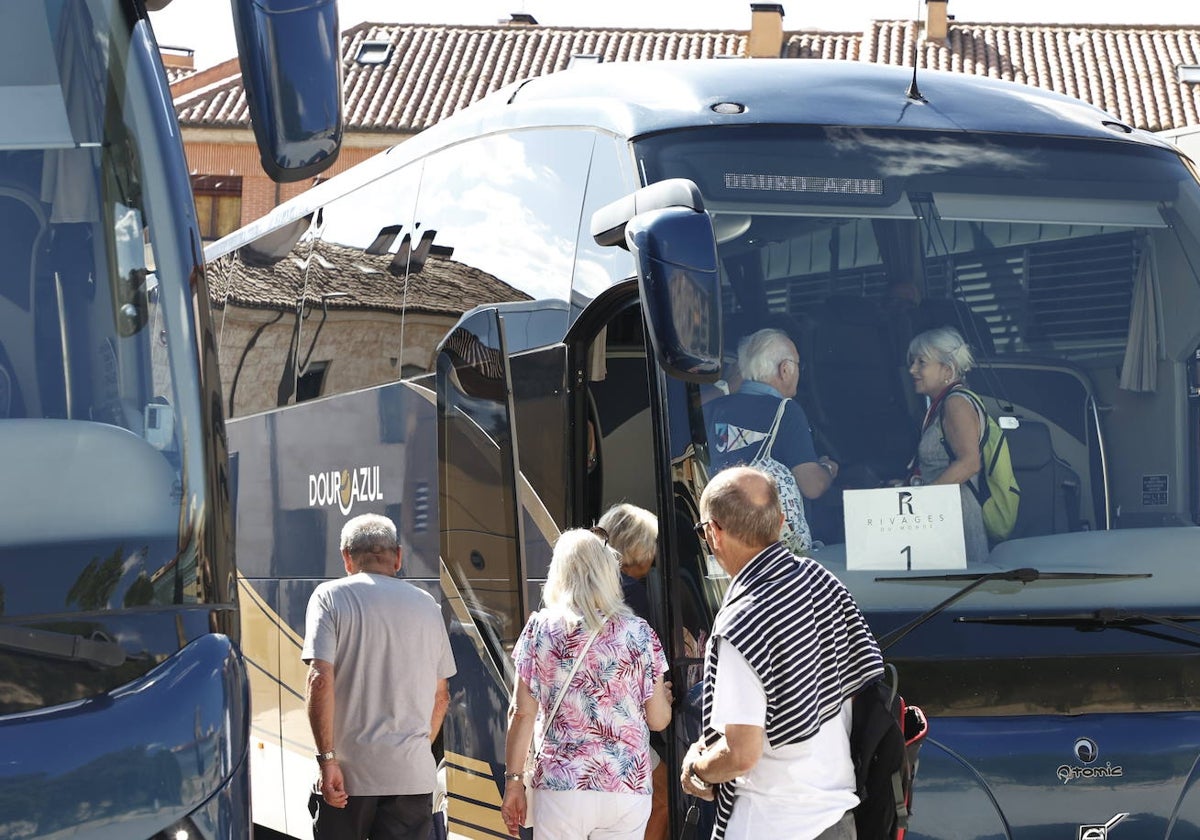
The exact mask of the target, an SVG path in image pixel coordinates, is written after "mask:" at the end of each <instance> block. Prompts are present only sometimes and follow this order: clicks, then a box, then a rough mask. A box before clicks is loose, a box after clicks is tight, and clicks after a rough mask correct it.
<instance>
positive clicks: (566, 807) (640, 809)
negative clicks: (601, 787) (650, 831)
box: [533, 788, 653, 840]
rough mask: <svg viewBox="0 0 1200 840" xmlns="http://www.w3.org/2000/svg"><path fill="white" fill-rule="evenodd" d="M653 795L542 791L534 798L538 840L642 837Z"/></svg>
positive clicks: (599, 839)
mask: <svg viewBox="0 0 1200 840" xmlns="http://www.w3.org/2000/svg"><path fill="white" fill-rule="evenodd" d="M652 799H653V798H652V797H650V796H647V795H645V794H640V793H602V792H600V791H595V790H542V789H541V788H538V791H537V795H536V796H534V798H533V836H534V837H536V838H539V840H642V837H643V836H644V834H645V832H646V822H647V821H648V820H649V819H650V806H651V802H652Z"/></svg>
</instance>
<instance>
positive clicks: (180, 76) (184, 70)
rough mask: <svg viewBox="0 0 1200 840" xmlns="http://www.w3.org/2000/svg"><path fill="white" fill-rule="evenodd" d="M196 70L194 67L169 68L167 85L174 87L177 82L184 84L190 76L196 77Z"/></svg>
mask: <svg viewBox="0 0 1200 840" xmlns="http://www.w3.org/2000/svg"><path fill="white" fill-rule="evenodd" d="M195 73H196V68H194V67H168V68H167V84H170V85H174V84H175V83H176V82H182V81H183V80H184V79H186V78H187V77H188V76H191V75H194V74H195Z"/></svg>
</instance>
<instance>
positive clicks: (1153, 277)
mask: <svg viewBox="0 0 1200 840" xmlns="http://www.w3.org/2000/svg"><path fill="white" fill-rule="evenodd" d="M1141 244H1142V247H1141V256H1140V258H1139V259H1138V267H1137V276H1136V278H1135V279H1134V285H1133V305H1132V307H1131V309H1130V313H1129V338H1128V339H1127V340H1126V343H1125V361H1124V364H1122V366H1121V381H1120V387H1121V388H1123V389H1124V390H1126V391H1145V392H1153V391H1154V390H1156V389H1157V387H1158V376H1157V372H1158V358H1159V355H1160V353H1159V351H1160V344H1161V341H1160V336H1161V334H1162V328H1161V325H1162V312H1161V303H1162V296H1161V295H1160V294H1159V288H1158V270H1157V266H1156V263H1155V259H1154V244H1153V242H1152V241H1151V240H1150V239H1149V237H1146V238H1145V239H1143V241H1142V243H1141Z"/></svg>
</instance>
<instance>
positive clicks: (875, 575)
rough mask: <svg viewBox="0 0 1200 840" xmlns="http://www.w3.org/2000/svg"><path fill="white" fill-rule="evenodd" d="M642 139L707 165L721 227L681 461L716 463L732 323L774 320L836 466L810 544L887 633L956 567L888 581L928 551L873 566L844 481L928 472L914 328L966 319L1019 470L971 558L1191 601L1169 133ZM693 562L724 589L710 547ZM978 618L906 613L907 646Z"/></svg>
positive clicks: (658, 152) (1180, 217) (799, 132)
mask: <svg viewBox="0 0 1200 840" xmlns="http://www.w3.org/2000/svg"><path fill="white" fill-rule="evenodd" d="M636 151H637V155H638V157H639V163H640V165H641V167H642V169H643V170H644V172H645V179H646V182H647V183H654V182H655V181H658V180H661V179H666V178H687V179H690V180H692V181H693V182H695V183H696V184H697V185H698V186H699V188H700V192H701V194H702V195H703V196H704V202H705V209H706V210H707V211H708V212H709V213H710V214H711V216H712V219H713V227H714V232H715V234H716V240H717V251H718V258H719V260H718V263H719V270H720V273H721V290H722V298H721V302H722V321H723V323H722V326H723V347H724V350H723V353H724V360H723V378H722V380H721V381H720V382H718V383H716V384H715V385H709V384H686V385H685V384H684V383H679V385H678V386H677V387H676V389H675V391H676V392H677V393H676V398H675V399H674V400H673V401H672V405H671V409H670V410H671V411H672V413H673V417H674V419H673V420H672V422H671V428H672V433H673V436H674V437H673V440H672V457H673V458H674V459H675V461H676V466H677V470H678V467H679V465H680V464H681V463H683V462H686V461H689V460H690V461H693V462H698V464H699V466H700V469H699V470H693V469H690V468H689V469H684V470H678V471H677V473H676V475H681V474H686V475H695V474H699V475H710V474H711V473H712V472H713V471H715V470H716V469H719V468H721V467H723V466H725V462H726V461H728V460H729V459H728V458H724V459H723V458H722V449H723V447H727V446H728V443H727V441H726V440H724V439H722V438H720V436H719V434H718V432H717V430H716V427H715V425H714V422H713V416H712V415H713V408H712V407H713V404H714V401H715V400H717V399H719V398H720V397H722V395H723V394H725V393H730V392H736V391H738V390H739V389H740V388H741V387H744V386H743V378H742V376H741V373H740V371H739V370H738V358H737V349H738V345H739V341H740V340H741V339H743V338H745V337H746V336H748V335H750V334H752V333H754V332H756V331H758V330H760V329H763V328H765V327H773V328H777V329H780V330H783V331H784V332H785V333H786V334H787V336H788V337H789V338H790V339H791V341H792V342H793V344H794V345H795V348H796V355H797V356H798V357H799V381H798V385H797V387H796V394H795V400H796V401H797V402H798V403H799V404H800V406H801V407H802V408H803V410H804V414H805V419H806V420H807V422H808V424H809V426H810V427H811V434H812V444H813V449H814V454H816V455H825V456H828V457H829V458H831V459H832V460H833V461H835V462H836V464H837V466H838V468H839V473H838V477H837V480H836V482H835V483H834V485H833V486H832V487H831V488H830V490H829V491H828V492H825V493H824V494H822V495H820V496H818V497H816V498H807V499H806V500H805V502H804V506H805V508H806V511H807V517H808V525H809V527H810V528H811V532H812V538H813V541H814V542H813V555H814V556H815V557H817V558H818V559H819V560H820V561H821V562H822V563H823V564H825V565H826V566H828V567H829V568H831V569H832V570H834V571H836V572H837V573H838V574H839V575H841V576H843V577H844V578H845V579H846V580H847V582H848V583H849V584H850V585H851V588H852V590H853V591H854V594H855V597H856V598H857V599H858V600H859V602H860V604H862V605H863V606H864V608H865V609H867V610H868V612H872V614H873V615H874V618H873V626H874V627H875V628H876V632H877V633H879V634H880V635H884V634H886V633H888V632H890V631H892V630H894V629H896V628H897V627H900V626H901V625H902V624H903V623H904V622H905V621H908V620H912V619H913V618H915V617H916V616H918V615H919V614H920V613H921V612H922V611H924V610H927V609H929V608H931V607H933V606H934V605H936V604H937V603H938V602H939V601H941V600H942V599H943V598H945V597H946V596H947V594H948V587H951V586H952V585H953V584H952V582H950V581H945V582H943V583H940V584H937V585H932V586H930V585H926V586H916V585H913V584H912V582H911V581H910V582H909V584H908V585H904V584H903V583H902V582H901V583H897V582H894V581H895V580H896V578H897V577H898V578H900V579H901V580H903V579H905V578H906V576H907V577H908V578H911V577H914V576H919V575H920V574H922V573H925V574H927V573H929V571H930V569H929V568H925V569H924V570H922V569H918V568H917V565H916V564H915V563H914V562H912V557H911V554H910V555H909V557H908V561H909V562H908V566H907V567H906V565H905V564H904V562H903V558H897V562H898V563H899V564H900V565H899V566H898V568H899V573H898V574H897V575H896V576H893V577H892V580H891V581H889V580H888V579H887V578H888V577H889V574H888V573H887V572H885V571H878V570H875V571H856V566H855V563H856V557H857V555H856V554H855V553H854V552H851V551H849V550H848V545H849V544H850V543H852V542H853V540H854V538H855V536H856V532H855V531H854V530H853V529H855V528H859V529H860V530H861V529H862V528H863V527H864V525H863V523H862V522H860V521H859V520H854V521H851V517H849V516H848V514H847V512H846V511H847V502H846V499H847V498H848V496H847V491H852V490H862V489H877V488H885V487H893V486H899V485H909V484H917V483H919V476H916V477H914V475H913V465H914V463H915V457H916V455H917V452H918V445H919V443H920V439H921V429H922V422H923V420H924V418H925V417H926V410H927V408H928V406H929V401H928V398H929V395H928V394H922V393H918V392H917V391H916V384H917V383H916V382H915V381H914V376H913V374H912V373H911V372H910V362H911V361H912V360H911V358H910V342H911V341H912V339H913V338H914V336H917V335H919V334H921V333H922V332H924V331H927V330H929V329H932V328H937V327H952V328H953V329H955V330H957V331H958V332H959V333H960V334H961V335H962V337H963V338H964V339H965V340H966V342H967V344H968V345H969V346H970V349H971V353H972V355H973V358H974V365H973V367H972V368H971V369H970V371H969V372H968V373H967V375H966V384H967V386H968V387H969V388H970V389H971V390H973V391H974V392H975V393H976V394H978V395H979V397H980V398H981V401H982V403H983V405H984V407H985V408H986V410H987V413H988V415H989V416H990V417H992V418H993V419H994V420H996V421H998V423H999V425H1000V426H1001V427H1002V428H1003V429H1004V430H1005V435H1006V437H1007V439H1008V444H1009V447H1010V450H1011V457H1012V468H1013V473H1014V474H1015V476H1016V479H1017V480H1018V481H1019V484H1020V507H1019V513H1018V515H1017V520H1016V524H1015V527H1014V528H1013V531H1012V533H1011V535H1010V537H1009V538H1008V539H1007V540H1004V541H996V540H994V539H993V540H991V541H990V543H989V545H988V546H987V547H986V554H985V555H984V556H983V557H975V558H972V559H971V562H969V563H968V564H967V568H965V569H961V571H962V572H963V573H964V574H973V573H991V572H997V571H1000V572H1003V571H1006V570H1011V569H1015V568H1017V567H1019V566H1031V567H1037V568H1038V569H1040V570H1041V572H1043V573H1050V572H1055V573H1072V574H1073V573H1075V572H1084V573H1092V572H1096V573H1104V572H1111V573H1121V574H1125V573H1146V574H1145V577H1144V578H1142V579H1138V580H1134V579H1132V578H1129V579H1127V580H1129V581H1130V582H1129V583H1127V584H1122V585H1121V587H1120V588H1121V600H1120V604H1119V605H1120V606H1127V607H1129V608H1136V609H1145V610H1156V611H1161V610H1164V609H1167V610H1170V609H1173V608H1174V607H1176V606H1178V607H1180V608H1181V609H1182V608H1183V607H1184V606H1186V605H1185V604H1183V603H1182V602H1181V601H1180V596H1179V595H1178V594H1177V592H1178V587H1182V586H1184V583H1183V581H1184V578H1185V572H1186V570H1185V569H1184V568H1182V567H1180V566H1179V564H1178V562H1177V558H1179V557H1181V556H1184V555H1185V554H1189V555H1190V554H1191V553H1193V552H1194V550H1195V543H1194V541H1195V539H1196V538H1195V536H1194V535H1195V534H1196V533H1197V532H1196V531H1195V529H1194V527H1184V528H1181V527H1180V526H1194V525H1195V523H1196V522H1197V506H1198V499H1197V492H1196V489H1195V486H1194V483H1193V482H1194V478H1193V477H1194V476H1195V475H1196V464H1197V457H1198V455H1197V451H1196V446H1195V442H1194V441H1195V433H1194V430H1195V425H1196V417H1195V407H1194V405H1193V402H1194V400H1193V399H1192V396H1193V395H1195V394H1196V389H1195V387H1194V385H1190V383H1194V382H1195V381H1196V380H1195V379H1193V378H1192V377H1193V376H1194V374H1195V370H1196V362H1195V355H1196V352H1197V345H1198V343H1200V273H1198V272H1200V189H1198V187H1197V183H1196V179H1195V177H1194V174H1193V172H1192V170H1191V168H1190V166H1189V165H1188V164H1186V162H1181V160H1180V158H1179V156H1178V155H1177V154H1175V153H1174V152H1172V151H1171V150H1170V149H1167V148H1165V147H1164V148H1158V147H1156V146H1154V145H1150V144H1139V145H1134V144H1131V143H1126V142H1123V141H1121V140H1112V141H1108V140H1100V141H1097V140H1080V139H1056V138H1045V137H1037V138H1031V137H1028V136H1016V135H994V136H989V135H978V134H965V133H964V134H955V133H938V132H905V131H889V130H864V129H844V128H839V127H822V128H806V127H799V128H797V127H790V128H781V127H774V126H759V127H749V128H746V129H744V130H742V129H729V128H722V129H697V130H692V131H687V132H677V133H664V134H660V135H656V136H652V137H648V138H645V139H643V140H641V141H640V142H639V143H638V144H637V147H636ZM697 406H698V407H699V408H700V410H696V407H697ZM788 466H793V465H790V464H789V465H788ZM698 491H699V488H697V489H696V492H697V493H698ZM910 524H911V523H910ZM877 525H878V523H872V525H871V526H870V527H872V528H875V527H876V526H877ZM905 527H908V525H906V526H905ZM1184 545H1191V546H1192V548H1190V549H1188V550H1187V551H1186V552H1182V553H1181V548H1182V547H1183V546H1184ZM855 551H857V549H856V550H855ZM858 568H863V567H858ZM876 568H878V567H876ZM942 571H953V570H952V569H943V570H942ZM696 577H697V580H698V581H700V585H702V586H705V587H709V588H711V587H712V585H713V584H712V581H711V579H705V575H704V567H703V560H702V558H701V564H700V566H699V568H698V571H697V575H696ZM964 580H965V578H964ZM1107 586H1108V587H1109V589H1107V590H1106V589H1104V588H1103V585H1101V586H1100V587H1099V588H1093V589H1088V587H1085V586H1082V585H1081V584H1078V583H1071V584H1062V585H1055V584H1051V585H1049V586H1047V585H1045V584H1041V585H1036V586H1028V587H1018V588H1019V589H1020V596H1019V597H1016V598H1014V597H1011V596H1005V595H1001V596H999V597H997V596H996V595H995V592H996V591H1000V590H1003V587H999V586H997V585H995V584H989V585H986V586H982V587H981V588H980V589H979V590H972V592H971V594H970V595H969V596H967V597H965V598H964V599H963V600H962V601H961V602H959V603H958V604H956V606H955V609H954V610H953V612H954V613H955V615H960V614H961V613H962V611H966V612H972V611H975V612H977V613H979V614H981V615H987V614H991V613H995V612H996V611H997V610H1001V611H1003V610H1010V609H1014V608H1021V609H1034V608H1035V606H1036V607H1040V608H1042V609H1044V610H1046V611H1047V614H1048V615H1057V614H1060V613H1061V612H1062V611H1063V610H1064V609H1066V608H1068V607H1072V608H1079V607H1080V606H1081V605H1082V606H1084V607H1086V608H1097V609H1099V608H1104V607H1110V606H1118V604H1109V603H1108V601H1107V599H1108V598H1110V597H1111V596H1110V595H1109V594H1108V593H1109V592H1111V591H1113V590H1112V587H1113V586H1114V584H1111V583H1109V584H1107ZM1093 587H1094V585H1093ZM1084 590H1087V592H1086V594H1084ZM719 597H720V595H719V591H718V592H717V593H716V594H715V595H712V596H711V597H710V600H712V601H713V604H714V606H715V604H717V603H719V600H718V599H719ZM1097 599H1098V600H1097ZM989 611H991V613H989ZM1175 611H1176V612H1178V611H1179V610H1175ZM1184 612H1186V610H1184ZM881 613H887V615H881ZM947 620H948V619H947ZM934 625H935V626H940V627H941V628H944V627H945V625H944V624H943V625H937V623H936V622H934ZM963 632H965V631H963V630H956V631H955V633H957V634H959V635H958V641H950V640H952V639H954V638H955V637H954V636H947V635H946V634H945V632H944V629H939V630H934V631H930V633H932V634H933V635H929V634H926V635H925V636H924V637H923V638H919V640H918V641H916V642H914V641H913V640H912V636H907V634H906V639H905V641H904V642H903V643H900V647H901V648H904V647H905V645H909V647H908V648H907V649H908V650H909V651H915V650H922V651H925V652H926V653H928V654H929V655H934V654H935V653H936V652H937V651H938V650H941V649H942V648H943V647H944V645H943V644H942V643H941V642H939V639H941V640H947V641H945V644H950V645H958V644H962V641H961V639H962V638H963V637H962V635H961V634H962V633H963ZM1073 632H1074V629H1073V628H1072V629H1071V630H1068V631H1066V634H1064V635H1063V636H1062V640H1064V641H1063V644H1068V643H1069V638H1070V637H1069V635H1068V634H1069V633H1073ZM939 633H940V634H941V635H940V636H939V635H937V634H939ZM914 635H915V636H917V637H921V635H922V634H921V632H916V633H914ZM1075 635H1076V636H1078V635H1079V634H1075ZM988 638H989V639H994V638H999V637H998V636H995V635H994V634H993V635H990V636H989V637H988ZM1039 638H1040V639H1041V640H1042V641H1043V642H1044V641H1045V640H1046V639H1047V638H1048V636H1046V635H1045V634H1044V633H1043V635H1042V636H1040V637H1039ZM943 652H944V651H943Z"/></svg>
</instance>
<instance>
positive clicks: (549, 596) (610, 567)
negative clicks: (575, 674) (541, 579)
mask: <svg viewBox="0 0 1200 840" xmlns="http://www.w3.org/2000/svg"><path fill="white" fill-rule="evenodd" d="M619 564H620V560H619V558H618V556H617V552H616V551H614V550H613V549H611V548H609V547H608V546H607V545H605V544H604V541H603V540H601V539H600V538H599V537H597V536H596V535H595V534H593V533H592V532H591V531H588V530H587V529H585V528H572V529H571V530H569V531H563V532H562V534H561V535H560V536H559V538H558V541H557V542H555V543H554V554H553V556H552V557H551V558H550V571H549V572H548V573H547V574H546V586H545V588H544V589H543V590H542V599H543V600H544V601H545V602H546V608H547V609H548V610H550V611H551V612H554V613H558V614H559V615H561V616H562V617H563V618H564V619H566V620H567V621H568V622H577V621H582V622H583V624H584V626H585V627H587V629H588V630H595V629H597V628H599V627H603V626H604V622H605V620H606V618H607V617H608V616H612V615H623V616H632V615H633V611H632V610H630V609H629V607H628V606H626V604H625V597H624V596H623V595H622V593H621V578H620V575H619V574H618V567H619Z"/></svg>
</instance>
